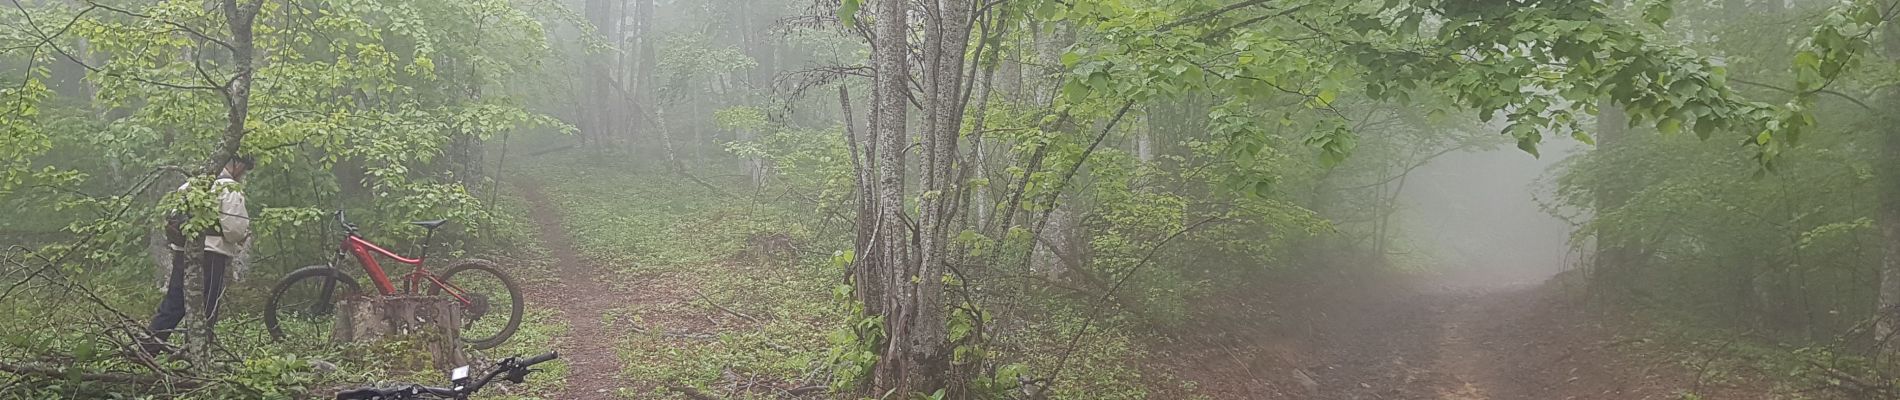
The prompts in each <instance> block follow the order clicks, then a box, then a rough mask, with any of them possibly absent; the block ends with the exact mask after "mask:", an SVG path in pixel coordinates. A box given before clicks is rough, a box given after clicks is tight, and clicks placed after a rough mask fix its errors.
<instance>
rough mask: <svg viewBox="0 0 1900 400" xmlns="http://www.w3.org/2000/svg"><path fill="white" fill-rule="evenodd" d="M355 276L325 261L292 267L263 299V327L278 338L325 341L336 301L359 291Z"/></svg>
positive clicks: (360, 290)
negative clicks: (294, 269) (265, 298)
mask: <svg viewBox="0 0 1900 400" xmlns="http://www.w3.org/2000/svg"><path fill="white" fill-rule="evenodd" d="M362 292H363V291H362V288H361V287H360V286H358V285H357V284H356V279H354V278H350V276H349V275H347V274H344V273H343V271H342V270H339V269H336V268H334V267H331V266H328V265H313V266H308V267H303V268H299V269H297V270H296V271H291V273H290V275H285V276H284V279H283V280H280V281H277V287H275V288H272V289H271V292H270V299H268V300H265V302H264V327H265V329H267V330H269V331H270V336H271V338H272V339H275V340H277V341H280V342H282V341H287V340H292V341H298V342H303V341H311V342H312V343H322V342H327V341H329V339H330V330H331V327H332V326H333V324H334V323H335V322H336V312H335V311H336V303H337V302H338V301H342V300H343V299H345V298H349V297H354V296H357V295H359V294H361V293H362Z"/></svg>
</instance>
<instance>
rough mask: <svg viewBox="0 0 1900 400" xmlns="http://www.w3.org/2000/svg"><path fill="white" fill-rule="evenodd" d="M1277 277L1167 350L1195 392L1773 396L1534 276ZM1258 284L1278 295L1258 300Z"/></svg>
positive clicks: (1398, 398) (1607, 398)
mask: <svg viewBox="0 0 1900 400" xmlns="http://www.w3.org/2000/svg"><path fill="white" fill-rule="evenodd" d="M1278 289H1280V290H1278V291H1269V290H1260V291H1255V292H1254V293H1250V294H1239V295H1232V296H1229V298H1223V299H1221V301H1217V302H1215V303H1220V304H1222V306H1220V308H1219V309H1217V310H1213V311H1212V314H1211V315H1216V316H1218V317H1215V318H1212V319H1213V320H1215V321H1218V322H1215V323H1212V324H1210V325H1207V326H1201V327H1197V329H1195V330H1189V331H1190V332H1192V331H1201V332H1200V333H1194V334H1188V335H1184V337H1182V338H1181V339H1182V340H1181V342H1180V344H1178V345H1177V346H1175V347H1174V348H1169V349H1164V351H1163V352H1162V355H1163V356H1164V357H1168V358H1171V359H1170V360H1166V364H1169V365H1168V366H1167V367H1166V368H1170V369H1171V371H1170V372H1172V373H1175V374H1178V375H1180V376H1181V377H1184V378H1188V379H1192V380H1195V381H1197V382H1199V383H1200V385H1199V386H1198V387H1197V388H1196V389H1194V390H1192V391H1190V392H1189V393H1192V394H1200V395H1205V396H1208V397H1212V398H1218V399H1318V400H1516V399H1572V400H1639V399H1657V400H1661V399H1676V398H1680V397H1679V396H1680V393H1681V391H1682V390H1684V389H1686V388H1690V387H1701V388H1702V391H1703V393H1702V394H1703V395H1704V396H1705V398H1721V399H1764V398H1770V396H1769V395H1768V394H1767V391H1765V390H1761V389H1760V388H1749V387H1737V386H1726V387H1715V386H1710V385H1697V384H1696V382H1695V379H1694V376H1695V374H1694V373H1693V372H1691V371H1687V370H1685V369H1684V368H1682V367H1681V366H1680V363H1679V362H1676V361H1678V360H1672V359H1670V358H1669V357H1667V356H1654V355H1644V354H1635V352H1633V351H1629V350H1630V349H1631V348H1629V347H1625V346H1626V345H1627V344H1628V343H1629V342H1630V341H1629V340H1628V339H1627V338H1620V337H1619V333H1618V328H1617V326H1616V323H1615V322H1614V321H1618V320H1620V319H1621V318H1619V317H1617V316H1614V315H1612V316H1608V317H1607V318H1604V316H1602V315H1599V314H1590V313H1588V312H1584V311H1583V310H1581V309H1579V308H1577V307H1575V306H1573V305H1572V304H1570V303H1569V302H1566V301H1562V300H1560V299H1559V297H1558V296H1555V295H1554V294H1553V293H1552V292H1551V291H1550V290H1548V289H1547V288H1541V287H1538V286H1534V285H1520V286H1510V287H1502V288H1497V287H1494V288H1449V287H1445V286H1442V285H1434V284H1431V283H1429V282H1426V283H1421V282H1406V281H1396V282H1384V283H1372V284H1365V283H1361V284H1357V285H1355V286H1350V287H1345V286H1340V285H1333V286H1326V285H1316V284H1315V285H1288V287H1282V288H1278ZM1260 293H1279V294H1280V296H1279V297H1281V299H1276V300H1277V301H1276V300H1252V299H1250V298H1259V297H1265V295H1262V294H1260ZM1248 302H1252V303H1254V304H1249V303H1248ZM1258 303H1272V304H1271V305H1260V304H1258ZM1236 304H1238V305H1236ZM1259 310H1271V311H1267V312H1261V311H1259ZM1606 320H1607V321H1608V322H1606ZM1185 394H1188V393H1167V395H1168V396H1167V397H1185V396H1183V395H1185Z"/></svg>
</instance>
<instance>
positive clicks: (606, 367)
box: [516, 179, 627, 399]
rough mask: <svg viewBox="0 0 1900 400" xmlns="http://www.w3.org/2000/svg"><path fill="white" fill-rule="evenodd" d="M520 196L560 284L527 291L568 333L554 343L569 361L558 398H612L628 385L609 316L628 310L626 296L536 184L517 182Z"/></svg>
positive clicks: (523, 181) (550, 284)
mask: <svg viewBox="0 0 1900 400" xmlns="http://www.w3.org/2000/svg"><path fill="white" fill-rule="evenodd" d="M516 183H517V185H518V186H519V187H520V188H521V191H522V197H525V198H526V199H527V200H528V204H529V206H530V207H531V208H530V210H529V214H530V217H531V218H532V219H533V220H534V224H535V227H536V228H537V230H538V231H539V236H540V238H541V242H542V243H543V244H544V245H546V246H547V250H548V252H549V253H550V254H552V255H553V256H554V262H555V263H556V268H555V269H556V273H558V274H559V275H560V280H558V281H556V282H554V283H548V284H542V285H537V286H535V287H531V288H529V298H530V299H533V300H536V301H539V302H542V303H544V304H547V305H549V306H551V307H552V308H554V309H557V310H560V312H561V319H562V321H563V322H565V323H566V324H567V332H566V333H565V334H563V335H561V337H560V338H558V339H556V343H557V344H556V346H555V347H556V350H559V351H560V352H561V359H562V360H565V361H566V362H567V368H568V376H567V382H566V385H565V386H564V387H563V388H562V390H561V391H560V392H559V393H557V394H555V395H554V396H552V397H551V398H556V399H613V398H616V397H617V396H616V392H618V391H619V389H621V388H622V387H624V385H623V384H624V383H626V382H627V380H626V379H625V377H623V376H621V372H620V369H621V361H620V357H619V353H618V351H617V348H618V346H615V344H616V343H615V342H616V341H617V340H619V338H621V337H622V336H623V335H621V334H620V333H618V332H615V331H613V327H612V326H611V323H610V321H611V319H610V318H609V317H608V313H610V312H612V311H613V310H616V309H621V308H624V307H625V306H626V305H627V296H625V293H624V292H622V291H621V290H618V289H616V288H615V287H614V285H612V284H610V283H609V282H612V281H613V280H610V279H606V278H608V276H607V275H606V272H608V271H603V270H601V268H599V266H598V265H596V264H595V263H593V262H591V261H590V260H587V259H586V258H584V257H582V256H581V254H580V251H579V250H576V249H575V248H574V242H573V238H572V237H571V236H570V235H569V234H568V232H567V229H566V228H565V226H564V225H562V223H561V214H560V211H559V210H558V209H556V206H555V204H557V203H555V202H554V200H553V199H551V198H549V197H548V195H547V193H546V192H545V191H544V189H543V188H542V186H541V183H540V182H535V181H532V180H526V179H524V180H519V181H517V182H516Z"/></svg>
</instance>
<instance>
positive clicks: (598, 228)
mask: <svg viewBox="0 0 1900 400" xmlns="http://www.w3.org/2000/svg"><path fill="white" fill-rule="evenodd" d="M607 171H613V172H607ZM532 173H533V174H534V175H535V176H537V177H539V178H540V179H542V180H543V181H544V184H546V186H545V190H547V191H548V194H549V195H550V196H551V197H552V198H553V199H554V200H555V201H557V202H558V203H559V205H560V208H561V211H562V215H563V222H564V224H565V226H566V227H567V228H568V230H569V232H570V234H572V235H573V236H574V238H575V240H576V246H577V247H578V248H579V250H580V251H581V253H583V256H585V257H587V258H589V259H592V260H596V261H599V262H601V263H602V264H603V266H605V267H606V268H609V269H612V270H613V271H615V273H616V274H618V275H620V276H622V277H623V278H621V279H617V280H616V281H617V282H623V283H626V284H629V285H634V286H636V287H634V288H633V289H634V290H640V289H647V290H664V291H665V293H663V294H661V296H662V297H664V301H661V302H658V303H647V304H630V305H629V307H628V308H626V309H623V310H619V311H615V312H611V313H610V314H609V315H608V316H606V318H605V319H607V320H608V321H611V322H612V323H613V324H615V326H619V325H618V324H627V325H628V326H627V327H626V328H625V329H624V330H625V331H627V332H630V333H629V335H628V336H627V337H626V338H624V340H622V341H621V342H620V343H621V348H620V349H619V352H620V355H621V358H622V359H623V360H624V361H625V364H624V368H623V372H624V373H625V375H626V376H627V377H628V378H629V379H631V380H634V381H636V382H639V383H640V384H638V385H634V388H632V389H627V390H626V391H625V392H623V393H622V395H625V396H629V397H636V398H642V399H646V398H679V397H681V396H682V395H681V394H680V393H677V392H676V391H674V390H671V389H668V387H670V386H683V387H692V388H694V389H695V390H698V391H702V392H707V393H720V394H721V395H722V396H730V397H735V398H767V397H774V396H776V394H775V393H776V392H775V390H774V389H768V387H769V388H776V389H789V388H793V387H799V386H804V385H811V384H824V383H825V382H826V380H827V379H828V372H827V370H826V368H825V366H824V365H823V355H824V352H825V350H826V349H827V346H828V345H827V343H826V341H825V334H826V333H829V332H830V331H831V330H832V329H833V327H834V326H835V325H836V324H838V323H841V322H842V321H843V320H844V316H843V314H842V310H841V309H840V308H839V307H837V306H835V305H833V304H831V303H830V297H829V296H830V293H831V286H832V285H835V284H837V283H838V277H840V276H842V271H839V270H837V269H835V268H832V267H830V266H829V264H828V263H827V262H826V261H825V260H826V257H823V255H829V254H830V252H831V251H833V250H837V249H839V248H838V247H837V246H838V245H839V243H837V241H836V240H827V239H825V238H819V237H816V235H814V234H813V233H812V232H813V230H812V229H811V228H810V227H811V226H812V224H814V223H816V222H817V221H813V220H812V219H811V218H810V216H808V215H801V214H799V213H798V212H797V211H796V210H792V209H789V208H787V207H783V206H781V205H777V204H771V203H766V202H752V201H748V200H746V199H740V198H734V197H727V196H722V195H721V194H720V193H717V192H715V191H713V190H712V189H708V188H706V187H703V186H700V185H698V184H695V183H691V182H688V181H685V180H683V179H678V178H676V177H674V176H669V175H666V174H662V173H658V172H654V171H649V170H643V169H640V168H639V167H636V166H633V165H631V164H627V163H599V162H593V161H586V160H578V159H567V160H560V161H555V162H549V163H542V164H540V165H539V166H538V167H536V169H535V170H533V171H532ZM718 183H730V182H718ZM725 187H730V188H738V187H743V185H740V184H736V183H732V184H730V185H727V186H725ZM781 239H782V240H781ZM773 240H779V242H775V243H780V242H782V243H791V244H793V247H801V248H805V250H806V251H807V253H805V254H802V255H801V254H797V253H796V252H787V251H780V252H776V253H774V254H770V255H765V254H757V253H758V251H755V250H757V248H758V247H760V246H756V245H757V244H759V243H761V242H762V241H768V242H769V241H773ZM781 250H789V249H781ZM643 295H652V294H643Z"/></svg>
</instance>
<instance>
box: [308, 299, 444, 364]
mask: <svg viewBox="0 0 1900 400" xmlns="http://www.w3.org/2000/svg"><path fill="white" fill-rule="evenodd" d="M330 338H331V340H334V341H336V342H339V343H349V342H379V344H381V345H383V346H384V347H383V349H385V350H388V353H387V354H388V355H391V356H394V357H397V359H395V360H392V361H394V363H393V364H392V365H391V366H392V367H396V368H402V369H407V370H410V371H420V370H423V369H425V368H433V369H435V370H447V369H451V368H455V367H459V366H463V365H466V364H467V362H468V357H467V356H466V355H465V354H463V349H464V346H463V345H462V305H461V304H460V303H458V302H456V301H455V299H454V298H450V297H445V296H360V297H352V298H348V299H344V300H343V301H341V302H339V303H338V305H337V319H336V325H335V327H333V328H332V331H331V333H330ZM425 363H426V364H425Z"/></svg>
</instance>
